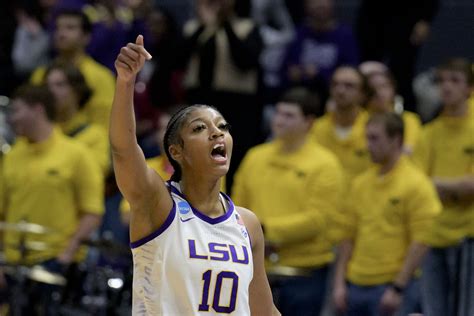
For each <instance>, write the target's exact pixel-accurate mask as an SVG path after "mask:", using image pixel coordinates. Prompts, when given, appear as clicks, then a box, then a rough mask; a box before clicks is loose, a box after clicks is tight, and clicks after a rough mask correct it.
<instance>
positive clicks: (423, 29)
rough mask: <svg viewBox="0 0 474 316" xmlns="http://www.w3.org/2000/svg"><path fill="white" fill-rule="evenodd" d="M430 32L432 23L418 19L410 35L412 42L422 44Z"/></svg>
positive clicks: (416, 44)
mask: <svg viewBox="0 0 474 316" xmlns="http://www.w3.org/2000/svg"><path fill="white" fill-rule="evenodd" d="M429 34H430V24H429V23H428V22H426V21H423V20H422V21H418V22H417V23H416V24H415V26H414V27H413V30H412V32H411V35H410V42H411V43H412V44H413V45H415V46H418V45H421V44H423V42H424V41H426V39H427V38H428V35H429Z"/></svg>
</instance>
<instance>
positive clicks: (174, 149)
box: [169, 144, 183, 164]
mask: <svg viewBox="0 0 474 316" xmlns="http://www.w3.org/2000/svg"><path fill="white" fill-rule="evenodd" d="M169 153H170V156H171V158H173V160H176V161H177V162H178V163H179V164H181V161H182V160H183V148H182V147H181V145H178V144H173V145H170V147H169Z"/></svg>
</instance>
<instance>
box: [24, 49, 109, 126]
mask: <svg viewBox="0 0 474 316" xmlns="http://www.w3.org/2000/svg"><path fill="white" fill-rule="evenodd" d="M76 66H77V67H78V68H79V70H80V71H81V73H82V74H83V75H84V78H85V80H86V83H87V85H88V86H89V88H91V89H92V96H91V98H90V99H89V101H88V102H87V103H86V105H85V106H84V113H85V114H86V116H87V118H88V120H89V122H93V123H96V124H99V125H101V126H102V127H103V128H104V129H105V130H107V129H108V126H109V117H110V110H111V109H112V101H113V98H114V92H115V79H114V75H113V74H112V72H111V71H110V70H109V69H107V68H106V67H105V66H103V65H101V64H99V63H98V62H96V61H95V60H94V59H92V58H91V57H89V56H86V55H84V56H83V57H82V58H80V59H79V61H78V62H77V65H76ZM45 71H46V68H45V67H39V68H37V69H36V70H35V71H34V72H33V74H32V75H31V78H30V80H31V82H32V83H33V84H41V83H42V82H44V74H45Z"/></svg>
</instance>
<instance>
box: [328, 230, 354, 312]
mask: <svg viewBox="0 0 474 316" xmlns="http://www.w3.org/2000/svg"><path fill="white" fill-rule="evenodd" d="M353 248H354V244H353V241H352V240H350V239H346V240H344V241H342V242H341V244H340V245H339V247H338V249H337V259H336V269H335V272H334V287H333V292H332V300H333V304H334V307H335V309H336V311H337V312H338V313H341V314H343V313H344V312H345V311H346V309H347V286H346V271H347V264H348V263H349V260H350V259H351V256H352V249H353Z"/></svg>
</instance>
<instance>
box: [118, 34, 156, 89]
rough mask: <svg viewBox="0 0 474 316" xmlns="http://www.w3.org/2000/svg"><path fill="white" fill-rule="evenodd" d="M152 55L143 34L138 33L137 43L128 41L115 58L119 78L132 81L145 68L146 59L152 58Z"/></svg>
mask: <svg viewBox="0 0 474 316" xmlns="http://www.w3.org/2000/svg"><path fill="white" fill-rule="evenodd" d="M150 59H151V55H150V53H148V52H147V50H146V49H145V47H144V46H143V36H142V35H138V37H137V40H136V41H135V43H128V44H127V46H124V47H122V48H121V49H120V53H119V55H118V56H117V59H116V60H115V69H116V70H117V77H118V79H123V80H125V81H130V80H133V79H134V78H135V76H136V75H137V73H138V72H139V71H140V70H141V69H142V68H143V65H144V64H145V60H150Z"/></svg>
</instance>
